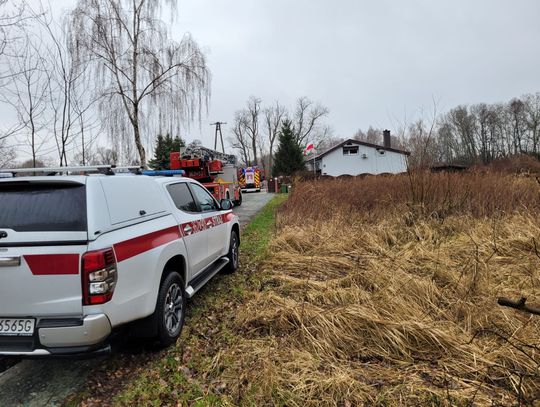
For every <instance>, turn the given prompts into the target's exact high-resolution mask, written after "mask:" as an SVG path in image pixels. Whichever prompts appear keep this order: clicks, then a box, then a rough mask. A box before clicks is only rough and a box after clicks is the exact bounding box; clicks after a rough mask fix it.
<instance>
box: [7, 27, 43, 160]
mask: <svg viewBox="0 0 540 407" xmlns="http://www.w3.org/2000/svg"><path fill="white" fill-rule="evenodd" d="M42 53H43V46H42V43H41V41H40V40H39V39H35V38H33V37H31V36H30V35H28V37H27V40H26V46H25V47H24V48H22V49H20V50H19V54H18V56H17V57H16V58H9V59H7V64H8V72H9V74H10V75H12V80H11V81H10V85H9V86H8V87H6V88H5V89H4V91H3V92H2V94H1V96H0V97H1V101H2V102H4V103H5V104H6V105H9V106H11V107H12V108H13V109H14V111H15V113H16V116H17V123H18V124H17V126H18V127H17V129H16V130H14V131H13V134H14V135H19V136H20V137H22V138H24V142H23V143H24V144H26V145H28V146H29V147H30V154H31V156H32V162H34V163H35V162H36V159H37V155H38V152H39V150H40V149H41V148H42V147H43V146H44V145H45V142H46V136H45V135H43V134H42V131H43V130H44V129H45V127H46V114H47V103H46V102H47V92H48V86H49V83H48V77H47V67H46V63H45V60H44V58H43V57H42Z"/></svg>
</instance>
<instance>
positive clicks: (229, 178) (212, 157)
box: [170, 143, 242, 206]
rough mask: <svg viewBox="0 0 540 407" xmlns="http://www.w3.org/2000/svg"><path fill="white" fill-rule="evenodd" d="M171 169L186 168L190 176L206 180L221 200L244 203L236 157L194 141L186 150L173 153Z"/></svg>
mask: <svg viewBox="0 0 540 407" xmlns="http://www.w3.org/2000/svg"><path fill="white" fill-rule="evenodd" d="M170 163H171V164H170V167H171V170H184V171H185V173H186V175H185V176H186V177H189V178H193V179H196V180H197V181H199V182H200V183H202V184H203V185H204V186H205V187H206V188H207V189H208V190H209V191H210V192H211V193H212V194H213V195H214V197H215V198H216V199H217V200H218V201H220V200H221V199H225V198H226V199H230V200H231V201H233V203H234V205H235V206H240V205H241V204H242V191H241V189H240V186H239V184H238V179H237V173H236V171H237V170H236V156H234V155H230V154H224V153H220V152H219V151H215V150H211V149H209V148H206V147H203V146H201V145H199V144H198V143H191V144H190V145H189V146H188V147H187V148H186V149H185V150H184V151H182V152H180V151H178V152H172V153H171V155H170Z"/></svg>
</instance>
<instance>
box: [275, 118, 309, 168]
mask: <svg viewBox="0 0 540 407" xmlns="http://www.w3.org/2000/svg"><path fill="white" fill-rule="evenodd" d="M304 169H305V162H304V155H303V153H302V148H301V147H300V146H299V145H298V143H297V142H296V140H295V138H294V128H292V123H291V121H290V120H284V121H283V124H282V125H281V130H280V132H279V145H278V148H277V151H276V154H275V156H274V168H273V171H272V173H273V174H274V176H277V175H292V174H293V173H295V172H296V171H302V170H304Z"/></svg>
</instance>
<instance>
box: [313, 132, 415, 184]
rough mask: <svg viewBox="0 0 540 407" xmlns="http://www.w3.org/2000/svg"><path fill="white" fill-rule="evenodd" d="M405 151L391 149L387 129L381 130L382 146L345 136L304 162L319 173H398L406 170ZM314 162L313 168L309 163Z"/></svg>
mask: <svg viewBox="0 0 540 407" xmlns="http://www.w3.org/2000/svg"><path fill="white" fill-rule="evenodd" d="M409 155H410V153H409V152H407V151H403V150H399V149H397V148H392V146H391V139H390V131H389V130H385V131H384V132H383V145H382V146H380V145H377V144H372V143H368V142H365V141H359V140H353V139H349V140H346V141H344V142H342V143H339V144H338V145H336V146H334V147H332V148H330V149H329V150H327V151H325V152H323V153H321V154H319V155H317V156H315V157H313V158H312V159H310V160H309V161H308V168H309V169H310V170H311V171H316V172H317V173H318V174H320V175H331V176H334V177H338V176H340V175H359V174H383V173H387V174H388V173H390V174H398V173H401V172H405V171H407V156H409ZM314 165H315V170H314V168H313V166H314Z"/></svg>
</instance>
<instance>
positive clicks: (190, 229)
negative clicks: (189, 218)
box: [184, 225, 193, 235]
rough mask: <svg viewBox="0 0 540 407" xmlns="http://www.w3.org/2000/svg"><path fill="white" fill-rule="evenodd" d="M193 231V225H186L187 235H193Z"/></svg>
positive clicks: (185, 231)
mask: <svg viewBox="0 0 540 407" xmlns="http://www.w3.org/2000/svg"><path fill="white" fill-rule="evenodd" d="M192 231H193V229H192V228H191V226H189V225H186V226H184V233H185V234H186V235H191V232H192Z"/></svg>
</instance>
